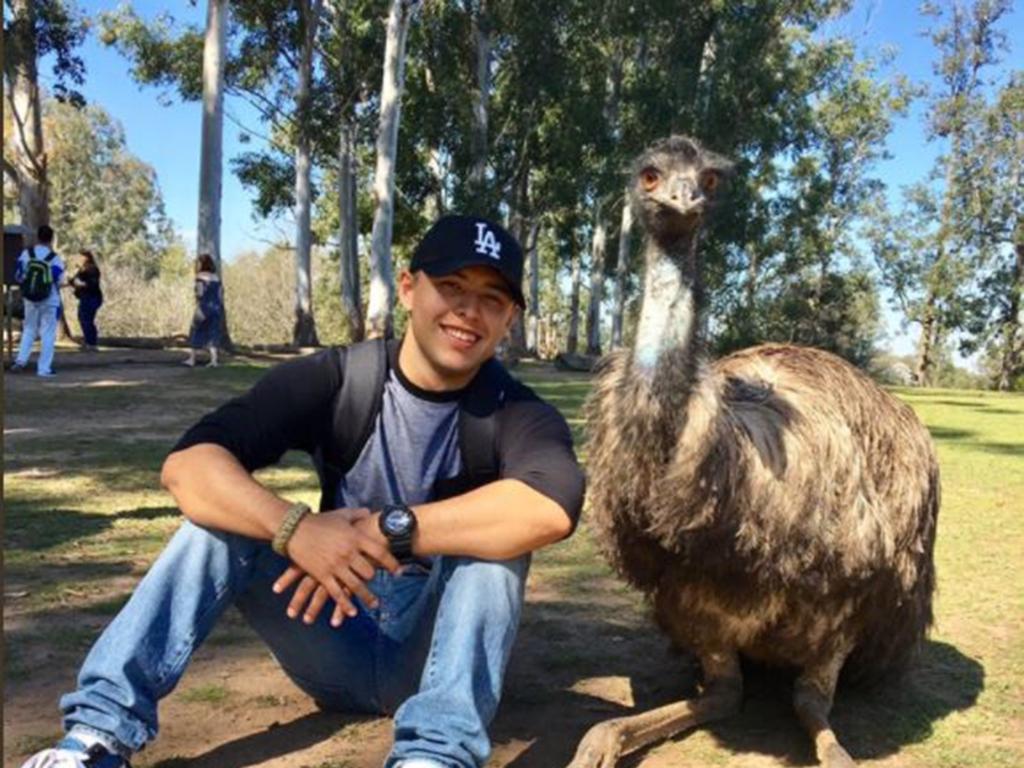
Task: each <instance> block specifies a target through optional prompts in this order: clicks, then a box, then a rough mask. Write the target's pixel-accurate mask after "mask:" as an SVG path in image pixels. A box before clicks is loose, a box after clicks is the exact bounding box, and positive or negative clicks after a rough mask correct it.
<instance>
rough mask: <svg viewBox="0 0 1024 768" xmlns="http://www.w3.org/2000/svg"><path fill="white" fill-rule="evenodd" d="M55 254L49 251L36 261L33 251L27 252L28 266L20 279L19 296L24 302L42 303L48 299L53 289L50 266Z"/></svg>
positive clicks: (55, 256)
mask: <svg viewBox="0 0 1024 768" xmlns="http://www.w3.org/2000/svg"><path fill="white" fill-rule="evenodd" d="M55 258H57V254H56V253H54V252H53V251H50V252H49V253H48V254H47V255H46V256H45V257H43V258H42V259H37V258H36V255H35V251H29V257H28V265H27V266H26V267H25V275H24V276H23V277H22V278H21V295H22V296H23V297H24V298H25V300H26V301H44V300H46V299H48V298H49V297H50V290H51V289H52V288H53V270H52V269H51V268H50V264H52V263H53V260H54V259H55Z"/></svg>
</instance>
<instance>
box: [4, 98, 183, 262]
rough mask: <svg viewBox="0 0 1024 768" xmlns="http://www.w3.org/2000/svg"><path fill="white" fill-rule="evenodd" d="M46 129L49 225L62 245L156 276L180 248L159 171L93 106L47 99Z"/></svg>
mask: <svg viewBox="0 0 1024 768" xmlns="http://www.w3.org/2000/svg"><path fill="white" fill-rule="evenodd" d="M43 126H44V132H45V135H46V137H47V144H48V147H49V149H48V152H47V154H48V155H49V157H50V161H51V172H50V176H49V180H50V221H51V224H52V226H53V227H54V229H55V230H56V231H57V232H59V233H60V235H61V239H62V241H63V242H65V243H71V244H73V245H74V246H75V247H77V248H88V249H90V250H93V251H94V252H95V253H96V255H97V257H98V258H99V259H100V260H101V261H102V263H103V264H104V265H110V266H116V267H122V268H125V269H130V270H131V271H133V272H135V273H137V274H138V275H140V276H142V277H143V278H145V279H151V278H154V277H156V276H157V274H158V273H159V271H160V267H161V262H162V259H163V258H164V255H165V254H166V253H167V251H168V250H169V249H172V248H174V247H176V244H177V242H178V241H177V237H176V235H175V234H174V231H173V227H172V225H171V222H170V221H169V220H168V219H167V217H166V216H165V214H164V207H163V200H162V197H161V194H160V188H159V186H158V184H157V178H156V172H155V171H154V170H153V168H152V167H150V166H149V165H147V164H145V163H143V162H142V161H141V160H139V159H138V158H137V157H135V156H133V155H132V154H131V153H130V152H129V150H128V148H127V145H126V141H125V135H124V131H123V130H122V128H121V126H120V125H119V124H118V123H117V122H116V121H115V120H114V119H113V118H111V117H110V115H108V114H107V113H106V112H105V111H104V110H103V109H102V108H101V107H99V106H97V105H90V106H87V107H82V108H76V107H73V106H71V105H70V104H67V103H61V102H58V101H55V100H47V101H45V102H44V104H43ZM12 138H13V137H12Z"/></svg>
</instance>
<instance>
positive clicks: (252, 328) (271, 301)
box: [224, 248, 295, 344]
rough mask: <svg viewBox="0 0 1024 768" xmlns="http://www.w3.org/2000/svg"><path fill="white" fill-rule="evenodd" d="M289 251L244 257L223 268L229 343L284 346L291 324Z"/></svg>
mask: <svg viewBox="0 0 1024 768" xmlns="http://www.w3.org/2000/svg"><path fill="white" fill-rule="evenodd" d="M294 258H295V257H294V256H293V254H292V253H291V252H290V251H285V250H281V249H277V248H275V249H271V250H269V251H267V252H266V253H263V254H256V253H244V254H242V255H241V256H239V257H238V258H236V259H235V260H234V261H232V262H230V263H228V264H225V266H224V296H225V302H226V304H227V314H228V327H229V329H230V331H231V340H232V341H234V342H236V343H238V344H286V343H288V342H290V341H291V340H292V326H293V325H294V322H295V263H294Z"/></svg>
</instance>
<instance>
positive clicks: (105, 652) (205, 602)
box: [60, 522, 530, 768]
mask: <svg viewBox="0 0 1024 768" xmlns="http://www.w3.org/2000/svg"><path fill="white" fill-rule="evenodd" d="M287 564H288V562H287V560H286V559H285V558H283V557H280V556H279V555H277V554H276V553H274V551H273V550H272V549H271V548H270V545H269V543H267V542H262V541H257V540H255V539H249V538H247V537H244V536H239V535H235V534H230V533H223V532H219V531H212V530H207V529H205V528H201V527H199V526H196V525H194V524H192V523H190V522H185V523H184V525H182V527H181V529H180V530H179V531H178V532H177V534H175V536H174V538H173V539H172V540H171V542H170V544H169V545H168V546H167V548H166V549H165V550H164V551H163V553H162V554H161V555H160V557H159V558H158V559H157V561H156V562H155V563H154V564H153V567H152V568H151V569H150V571H149V573H147V574H146V576H145V578H143V579H142V581H141V582H140V583H139V585H138V587H137V588H136V590H135V593H134V594H133V595H132V597H131V599H130V600H129V601H128V603H127V604H126V605H125V607H124V608H122V609H121V612H120V613H119V614H118V615H117V616H116V617H115V618H114V620H113V621H112V622H111V623H110V625H109V626H108V627H107V628H106V629H105V630H104V632H103V634H102V635H100V637H99V639H98V640H97V641H96V644H95V645H94V646H93V647H92V650H91V651H90V652H89V655H88V656H87V657H86V660H85V663H84V664H83V666H82V670H81V672H80V674H79V677H78V690H76V691H75V692H73V693H69V694H67V695H65V696H63V697H62V698H61V702H60V705H61V709H62V710H63V712H64V727H65V729H69V730H70V729H71V728H73V727H76V726H77V727H79V728H85V729H87V730H91V731H96V732H99V733H100V734H103V735H105V736H107V737H113V739H114V740H116V742H117V743H118V744H119V745H120V746H121V747H123V748H124V750H125V751H126V752H127V751H131V752H134V751H137V750H139V749H141V748H142V747H143V746H144V745H145V744H146V742H148V741H150V740H152V739H153V738H155V737H156V734H157V702H158V701H159V700H160V699H161V698H162V697H164V696H166V695H167V694H168V693H170V692H171V690H172V689H173V688H174V686H175V685H176V684H177V682H178V680H179V679H180V678H181V675H182V673H183V672H184V670H185V667H186V665H187V664H188V661H189V659H190V658H191V657H192V654H193V652H194V651H195V650H196V648H197V647H198V646H199V644H200V643H201V642H202V641H203V639H204V638H205V637H206V636H207V634H208V633H209V632H210V630H211V629H212V628H213V626H214V624H215V623H216V621H217V619H218V618H219V617H220V616H221V614H223V613H224V611H225V610H226V609H227V607H228V606H230V605H232V604H234V605H237V606H238V608H239V609H240V610H241V612H242V614H243V615H244V616H245V617H246V619H247V620H248V622H249V623H250V624H251V625H252V626H253V628H254V629H255V630H256V632H257V633H258V634H259V635H260V637H262V639H263V640H264V641H265V642H266V643H267V645H268V646H269V647H270V649H271V651H272V652H273V654H274V656H275V657H276V658H277V660H278V662H279V663H280V664H281V666H282V668H283V669H284V671H285V672H286V673H287V675H288V676H289V677H290V678H291V679H292V680H293V681H294V682H295V684H296V685H298V686H299V687H300V688H302V689H303V690H304V691H305V692H306V693H307V694H309V695H310V696H312V697H313V698H314V699H315V700H316V701H317V702H318V703H319V704H320V705H321V706H323V707H326V708H330V709H338V710H344V711H350V712H362V713H376V714H385V713H392V712H394V713H395V744H394V747H393V749H392V752H391V754H390V756H389V757H388V759H387V762H386V764H385V765H386V766H387V768H390V767H391V766H393V765H395V764H396V763H397V762H398V761H400V760H404V759H409V758H422V759H428V760H433V761H435V762H438V763H440V764H441V765H444V766H448V767H450V768H464V767H465V768H470V767H472V768H476V767H477V766H482V765H483V764H484V763H485V762H486V760H487V757H488V755H489V754H490V741H489V739H488V737H487V726H488V725H489V723H490V721H491V719H492V718H493V717H494V714H495V711H496V710H497V706H498V701H499V699H500V696H501V687H502V681H503V678H504V674H505V667H506V665H507V663H508V658H509V654H510V653H511V650H512V643H513V641H514V639H515V634H516V629H517V628H518V624H519V616H520V611H521V608H522V603H523V591H524V587H525V584H526V575H527V571H528V570H529V566H530V558H529V556H524V557H521V558H518V559H515V560H509V561H503V562H490V561H485V560H476V559H473V558H466V557H438V558H435V559H434V562H433V565H432V567H430V568H429V569H428V568H426V567H424V566H420V565H411V566H407V567H406V569H405V571H404V572H403V573H402V574H401V575H399V576H392V575H391V574H389V573H387V572H386V571H383V570H378V571H377V574H376V575H375V576H374V578H373V579H372V581H371V582H370V583H369V585H368V586H369V588H370V590H371V591H372V592H374V593H375V594H376V595H377V596H378V598H379V601H380V603H379V606H378V607H377V608H376V609H369V608H367V607H366V606H365V605H363V604H362V603H359V605H358V607H359V614H358V616H356V617H355V618H352V619H347V620H346V621H345V623H344V624H343V625H342V626H341V627H340V628H338V629H335V628H333V627H331V626H330V624H329V614H330V609H329V608H325V609H324V611H323V612H322V613H321V615H320V617H319V618H318V619H317V621H316V622H315V623H314V624H313V625H311V626H307V625H305V624H303V623H302V622H301V621H300V620H292V619H289V618H287V616H286V615H285V607H286V606H287V604H288V600H289V596H288V595H275V594H274V593H273V592H272V590H271V585H272V584H273V582H274V580H275V579H276V578H277V577H278V576H280V574H281V573H282V572H283V571H284V569H285V567H286V566H287Z"/></svg>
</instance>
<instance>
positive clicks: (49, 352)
mask: <svg viewBox="0 0 1024 768" xmlns="http://www.w3.org/2000/svg"><path fill="white" fill-rule="evenodd" d="M36 240H37V244H36V245H34V246H33V247H31V248H26V249H25V250H24V251H22V252H21V255H20V256H19V257H18V266H17V268H16V270H15V273H14V279H15V280H17V281H18V283H19V284H20V285H21V291H22V296H23V298H24V300H25V322H24V324H23V325H22V330H21V346H20V347H19V349H18V356H17V357H16V358H15V360H14V365H13V366H11V371H12V372H19V371H23V370H25V367H26V366H27V365H28V359H29V356H30V355H31V354H32V347H33V345H34V344H35V342H36V337H37V336H38V337H39V360H38V361H37V362H36V373H37V374H39V375H40V376H43V377H46V378H49V377H50V376H54V375H56V374H54V372H53V349H54V346H55V345H56V342H57V319H58V318H59V317H60V309H61V305H60V288H59V287H58V286H60V279H61V277H62V276H63V275H64V262H63V261H61V259H60V256H58V255H57V252H56V251H55V250H53V230H52V229H51V228H50V227H49V226H47V225H46V224H43V225H42V226H41V227H39V230H38V231H37V232H36ZM27 283H31V284H32V286H31V288H30V287H29V286H28V285H27ZM33 296H35V298H33Z"/></svg>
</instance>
